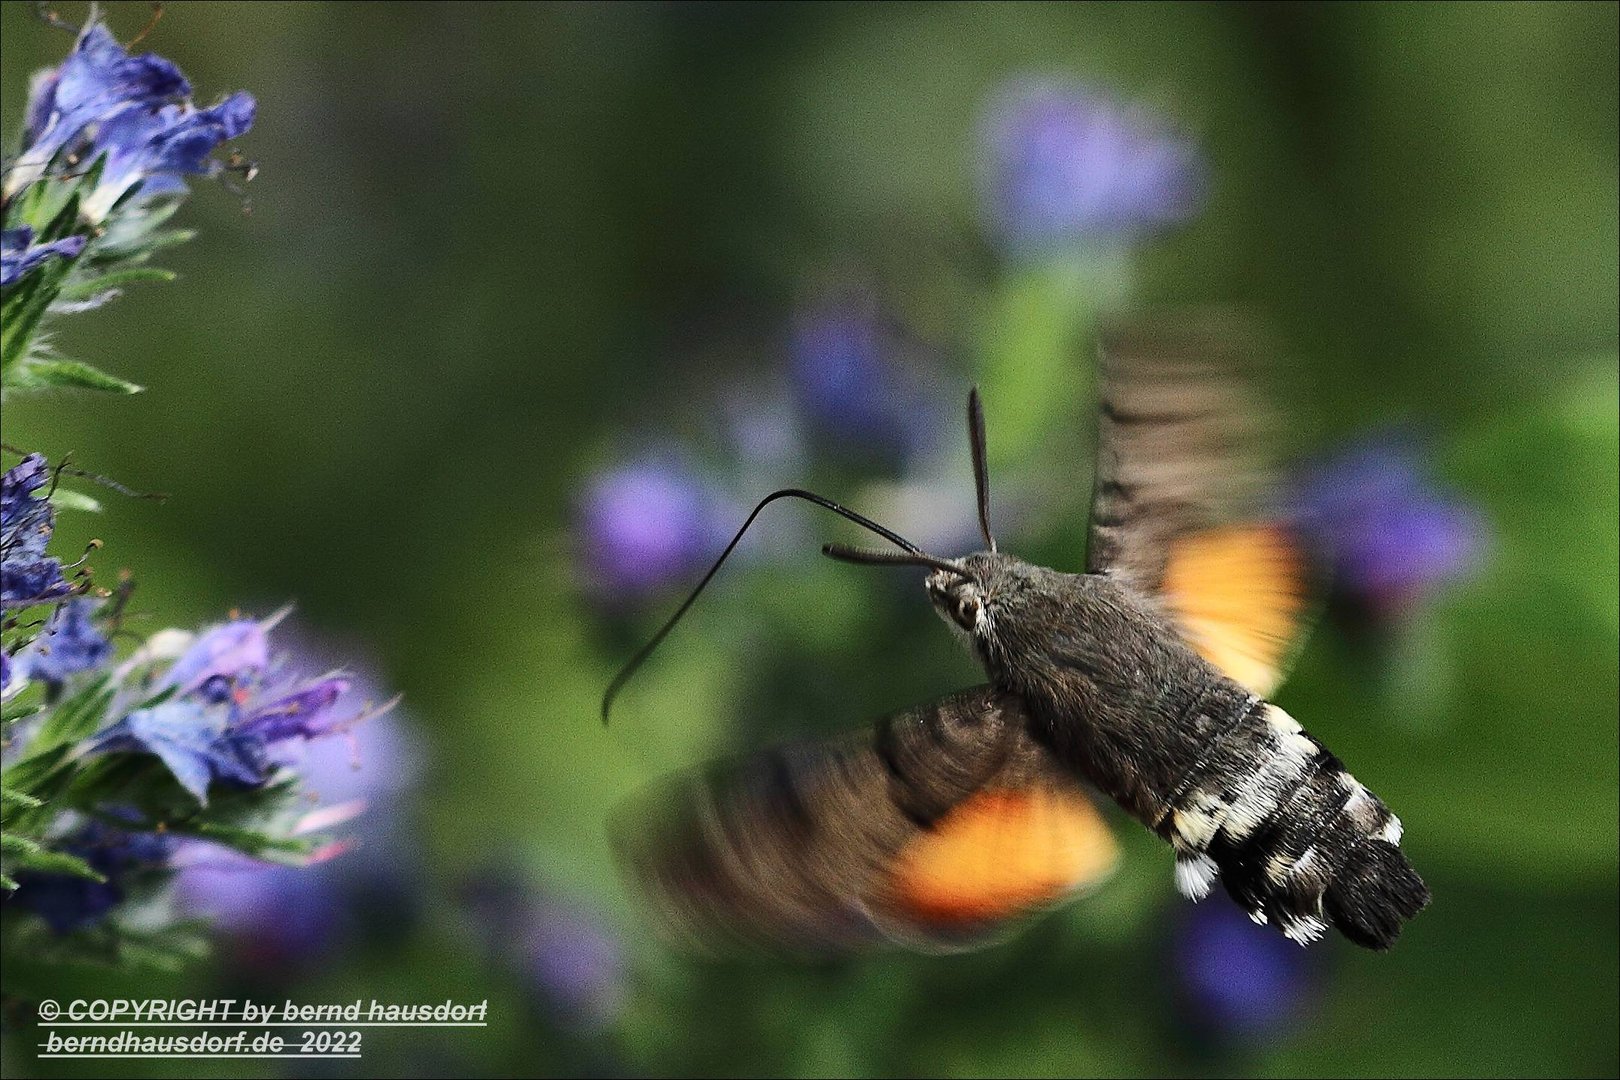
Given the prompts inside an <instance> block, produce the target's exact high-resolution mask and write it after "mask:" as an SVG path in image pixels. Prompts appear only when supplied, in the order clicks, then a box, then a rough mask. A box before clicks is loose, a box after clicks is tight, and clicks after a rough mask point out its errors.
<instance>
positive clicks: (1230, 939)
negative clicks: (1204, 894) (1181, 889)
mask: <svg viewBox="0 0 1620 1080" xmlns="http://www.w3.org/2000/svg"><path fill="white" fill-rule="evenodd" d="M1184 911H1185V915H1184V917H1183V919H1182V921H1181V924H1180V925H1179V926H1178V928H1177V929H1176V931H1175V934H1174V937H1173V940H1172V946H1171V948H1172V953H1171V955H1172V963H1173V978H1174V983H1175V986H1176V989H1177V991H1178V993H1179V995H1180V996H1181V998H1182V999H1183V1004H1184V1007H1185V1010H1186V1012H1187V1014H1188V1016H1189V1018H1190V1019H1191V1020H1192V1021H1193V1022H1194V1024H1195V1026H1197V1027H1198V1028H1200V1029H1202V1030H1204V1031H1206V1032H1209V1033H1213V1034H1216V1035H1222V1036H1227V1037H1235V1038H1239V1039H1256V1038H1262V1037H1265V1036H1274V1035H1278V1034H1281V1033H1282V1032H1283V1031H1285V1030H1286V1029H1287V1028H1288V1027H1289V1026H1291V1025H1292V1024H1293V1023H1294V1022H1296V1021H1297V1020H1299V1019H1300V1016H1301V1012H1302V1009H1303V1008H1304V1006H1305V1005H1306V1004H1307V1003H1308V1002H1309V999H1310V996H1311V994H1312V992H1313V989H1314V980H1313V978H1312V973H1313V963H1314V962H1313V960H1312V959H1311V955H1310V954H1309V953H1308V952H1307V951H1306V950H1305V949H1302V948H1300V947H1299V946H1298V945H1296V944H1295V943H1294V942H1292V941H1290V940H1288V939H1287V938H1285V937H1283V936H1282V935H1281V934H1279V933H1277V932H1276V931H1275V930H1273V929H1271V928H1270V927H1266V926H1258V925H1256V924H1255V923H1254V922H1253V921H1252V920H1250V918H1249V916H1248V914H1247V913H1245V912H1244V911H1243V910H1242V909H1240V908H1239V907H1238V906H1237V905H1236V904H1234V903H1232V902H1231V901H1229V900H1227V899H1226V897H1224V896H1220V895H1216V896H1211V897H1209V898H1208V899H1206V900H1205V901H1203V902H1202V903H1200V904H1197V905H1196V906H1192V907H1188V908H1185V909H1184Z"/></svg>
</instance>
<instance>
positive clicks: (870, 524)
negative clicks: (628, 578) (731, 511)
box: [602, 488, 944, 724]
mask: <svg viewBox="0 0 1620 1080" xmlns="http://www.w3.org/2000/svg"><path fill="white" fill-rule="evenodd" d="M778 499H803V500H805V501H806V502H812V503H815V504H816V505H817V506H820V507H822V508H823V509H826V510H831V511H832V512H833V513H835V514H837V515H839V516H840V517H843V518H847V519H848V520H850V521H853V522H854V523H855V524H857V525H859V526H861V527H862V528H863V529H869V530H871V531H872V532H874V533H877V534H878V535H879V536H881V537H883V539H885V540H887V541H889V542H890V543H891V544H894V545H895V546H896V547H899V548H900V549H901V550H902V551H904V552H905V557H906V558H909V559H911V560H914V561H917V562H918V564H919V565H929V563H928V562H927V560H931V559H932V557H931V556H929V555H927V554H925V553H924V552H923V550H922V549H921V548H919V547H918V546H917V545H916V544H913V543H912V542H911V541H910V540H907V539H906V538H905V537H903V536H901V535H900V534H899V533H897V532H895V531H894V530H892V529H885V528H884V527H883V526H882V525H879V524H878V523H877V522H875V521H873V520H872V519H870V518H868V517H866V516H864V515H862V514H857V513H856V512H855V511H853V510H851V509H849V508H848V507H845V506H840V505H838V504H837V503H835V502H833V501H832V500H831V499H828V498H824V497H823V496H820V495H817V494H816V493H815V492H813V491H805V490H804V489H803V488H783V489H782V490H780V491H773V492H771V493H770V494H769V495H767V496H765V497H764V498H763V499H761V500H759V504H758V505H757V506H755V507H754V509H753V512H752V513H750V514H749V515H748V518H747V520H746V521H744V522H743V523H742V528H740V529H738V530H737V535H736V536H733V537H732V538H731V543H729V544H727V545H726V549H725V550H724V551H722V552H721V553H720V557H719V558H718V559H716V560H715V561H714V565H713V566H711V567H709V572H708V573H706V574H704V575H703V580H702V581H699V582H698V583H697V588H695V589H693V590H692V592H691V595H689V596H688V597H687V598H686V599H685V601H683V602H682V603H681V606H680V607H678V608H676V609H675V614H673V615H671V616H670V617H669V619H668V620H667V621H666V622H665V623H664V625H663V626H660V627H659V628H658V632H657V633H655V634H654V635H653V636H652V638H651V639H649V640H648V642H647V644H645V645H643V646H642V647H641V648H640V650H638V651H637V652H636V654H635V655H634V656H632V657H631V658H630V659H629V661H628V662H627V663H626V664H625V665H624V667H622V668H620V669H619V673H618V674H617V675H615V676H614V677H613V681H612V682H610V683H608V688H607V691H606V692H605V693H604V694H603V695H602V723H603V724H606V723H607V722H608V713H609V712H611V711H612V709H613V699H614V698H616V697H618V695H619V691H620V690H622V689H623V688H624V684H625V683H627V682H629V681H630V676H632V675H634V674H635V673H636V670H637V669H638V668H640V667H641V665H642V664H643V663H645V662H646V660H647V657H649V656H651V655H652V653H653V650H654V649H656V648H658V645H659V643H660V642H662V641H663V640H664V638H666V637H668V636H669V632H670V631H671V630H673V629H675V624H676V623H678V622H680V621H681V616H683V615H685V614H686V612H687V609H688V608H690V607H691V606H692V605H693V604H694V603H696V602H697V598H698V597H699V596H701V595H702V593H703V590H704V588H706V587H707V586H708V584H709V582H710V580H711V579H713V577H714V575H715V574H717V573H719V572H720V567H722V566H724V565H725V561H726V559H728V558H730V557H731V553H732V551H733V550H735V549H736V547H737V545H738V544H739V543H741V542H742V538H743V534H744V533H746V532H747V531H748V527H749V526H750V525H752V524H753V523H754V519H755V518H757V517H759V512H760V511H761V510H763V509H765V508H766V507H767V506H769V505H771V503H773V502H775V501H777V500H778ZM934 561H935V562H937V561H938V560H934ZM941 565H944V564H943V563H942V564H941Z"/></svg>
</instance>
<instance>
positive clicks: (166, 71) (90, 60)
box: [4, 22, 191, 199]
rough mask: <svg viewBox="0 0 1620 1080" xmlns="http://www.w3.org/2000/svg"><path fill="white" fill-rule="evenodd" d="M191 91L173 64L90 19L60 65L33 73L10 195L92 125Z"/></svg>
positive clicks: (8, 177) (41, 172) (7, 189)
mask: <svg viewBox="0 0 1620 1080" xmlns="http://www.w3.org/2000/svg"><path fill="white" fill-rule="evenodd" d="M190 93H191V86H190V84H189V83H187V82H186V78H185V76H184V75H182V74H180V69H179V68H177V67H175V66H174V65H173V64H172V63H170V62H169V61H167V60H165V59H163V58H162V57H160V56H155V55H153V54H151V53H145V54H143V55H141V56H130V55H129V54H128V53H127V52H125V51H124V48H123V46H121V45H119V44H118V42H117V40H115V39H114V38H113V36H112V34H111V33H109V32H108V31H107V28H106V27H105V26H102V25H101V24H100V23H96V22H92V23H90V24H89V25H88V26H86V27H85V28H84V32H83V33H81V34H80V35H79V39H78V41H77V43H76V44H75V45H74V47H73V51H72V52H71V53H69V54H68V57H67V59H66V60H64V61H63V62H62V64H61V66H60V67H58V68H57V69H55V70H54V71H47V72H42V73H40V74H39V75H36V76H35V77H34V80H33V84H32V85H31V87H30V93H29V99H28V111H27V118H26V121H25V128H24V133H23V143H24V146H23V151H22V154H21V155H20V156H19V157H18V159H17V161H16V162H15V163H14V164H13V165H12V167H11V169H10V170H9V171H8V172H7V173H6V178H5V185H4V193H5V197H6V198H7V199H9V198H11V196H12V195H14V194H16V193H17V192H18V191H19V190H21V189H22V188H23V187H26V186H27V185H28V184H31V183H33V182H34V181H35V180H37V179H39V177H41V176H43V175H44V173H45V170H46V169H47V168H48V167H49V166H50V164H51V161H52V160H53V159H54V158H55V157H56V156H57V154H58V153H60V152H61V151H62V150H63V148H65V147H67V146H68V145H69V144H70V143H72V142H74V141H75V140H77V139H78V137H79V136H80V134H81V133H83V132H84V131H85V128H86V127H87V126H89V125H92V124H97V123H104V122H106V121H109V120H112V119H114V118H116V117H118V116H120V115H122V114H123V113H125V112H128V111H130V110H137V109H155V108H158V107H159V106H161V105H162V104H163V103H164V102H167V101H171V100H174V99H176V98H183V97H186V96H187V95H189V94H190Z"/></svg>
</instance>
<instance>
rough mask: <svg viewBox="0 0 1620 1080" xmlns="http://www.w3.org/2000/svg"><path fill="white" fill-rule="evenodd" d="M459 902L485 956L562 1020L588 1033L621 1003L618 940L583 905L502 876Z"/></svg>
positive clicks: (487, 878)
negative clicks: (532, 992)
mask: <svg viewBox="0 0 1620 1080" xmlns="http://www.w3.org/2000/svg"><path fill="white" fill-rule="evenodd" d="M463 902H464V903H465V905H466V907H467V909H468V912H469V913H470V914H471V916H472V918H473V921H474V924H475V927H476V929H477V930H478V931H479V932H480V934H481V935H482V937H483V939H484V943H485V946H486V947H487V949H488V950H489V953H490V955H491V956H492V957H493V958H495V959H496V961H497V962H498V963H500V964H502V965H503V966H506V967H508V968H510V969H511V970H512V971H513V972H514V973H515V974H516V975H517V976H518V977H519V978H521V979H522V980H524V982H526V983H527V984H528V986H529V987H530V988H531V989H532V990H533V991H534V993H535V995H536V997H537V998H538V999H539V1000H540V1001H541V1002H542V1003H543V1004H544V1005H545V1006H546V1008H547V1010H548V1011H550V1012H551V1013H552V1014H553V1015H555V1016H556V1017H557V1019H559V1020H560V1021H561V1022H563V1023H565V1024H567V1025H569V1026H571V1027H576V1028H585V1029H594V1028H599V1027H601V1026H602V1025H604V1024H606V1023H608V1022H609V1021H610V1020H612V1018H613V1016H614V1015H615V1014H616V1013H617V1012H618V1010H619V1007H620V1006H621V1005H622V1004H623V995H624V974H625V959H624V952H623V949H622V948H621V946H620V944H619V941H618V939H617V938H616V937H615V936H614V935H613V934H611V933H610V931H609V930H608V928H607V927H606V925H605V924H603V923H602V922H601V921H599V920H598V919H597V918H596V917H595V916H594V915H593V914H592V913H591V912H590V911H589V910H588V909H586V908H585V907H584V906H583V905H580V904H575V903H567V902H564V901H562V900H560V899H558V898H556V897H552V896H547V895H544V894H542V893H540V892H538V891H536V890H532V889H529V888H526V887H525V886H524V885H522V884H520V883H519V882H517V881H516V880H514V879H513V877H512V876H511V875H510V874H509V873H508V872H505V871H499V870H497V871H493V872H490V873H487V874H485V875H484V876H482V877H480V878H479V879H477V880H476V881H475V882H473V883H472V884H471V885H469V886H468V887H467V888H466V889H465V890H464V892H463Z"/></svg>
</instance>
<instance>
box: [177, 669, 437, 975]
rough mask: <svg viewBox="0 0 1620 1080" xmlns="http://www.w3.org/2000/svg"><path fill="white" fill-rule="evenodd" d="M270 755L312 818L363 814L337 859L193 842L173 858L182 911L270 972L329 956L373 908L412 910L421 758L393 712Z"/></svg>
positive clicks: (358, 680)
mask: <svg viewBox="0 0 1620 1080" xmlns="http://www.w3.org/2000/svg"><path fill="white" fill-rule="evenodd" d="M354 683H355V687H354V690H355V692H356V693H360V694H362V695H364V696H370V691H371V686H370V684H369V682H368V681H367V680H366V679H365V678H364V677H363V676H358V675H357V676H355V677H354ZM269 752H270V757H271V759H272V760H273V761H275V762H277V763H278V764H281V765H284V766H286V767H288V768H290V769H293V770H294V771H296V772H297V773H298V777H299V784H300V787H301V789H302V790H303V791H304V792H306V793H307V794H309V795H310V796H311V797H312V798H313V799H315V800H316V801H317V803H318V805H319V806H320V807H321V808H322V809H320V810H317V811H314V812H312V816H313V817H315V818H322V817H327V816H338V817H345V818H347V817H348V816H349V815H353V814H356V813H358V811H359V810H360V809H362V808H363V809H364V810H365V813H364V814H361V815H359V816H358V817H354V818H353V819H352V820H350V821H348V822H347V823H346V824H345V826H344V828H343V837H344V839H343V840H342V841H341V844H342V847H343V850H342V854H341V855H339V856H338V857H334V858H328V859H322V860H319V861H317V862H315V863H313V864H312V865H309V866H301V867H290V866H282V865H277V864H271V863H265V862H260V861H258V860H256V859H251V858H248V857H247V856H245V855H241V854H238V853H236V852H234V851H230V850H228V849H224V848H219V847H216V846H214V845H211V844H201V843H199V844H197V845H195V847H194V848H192V849H190V850H188V851H187V852H185V853H184V854H183V856H182V857H180V858H177V859H176V860H175V861H176V863H177V865H178V866H179V872H178V874H177V875H176V895H177V896H178V898H179V899H180V902H181V904H182V905H183V907H185V908H186V909H187V910H188V911H191V912H195V913H196V914H199V915H204V916H207V917H210V918H211V919H213V920H214V921H215V923H216V924H217V925H218V926H219V927H220V928H221V929H222V930H223V931H224V932H225V933H226V934H227V935H229V937H230V938H231V941H232V944H233V947H234V950H235V954H236V955H235V959H237V960H239V961H241V962H243V963H246V964H249V965H251V966H253V967H254V968H255V969H256V970H259V971H262V972H266V973H274V972H287V971H292V970H296V969H297V968H300V967H304V966H307V965H309V964H311V963H313V962H317V961H319V960H321V959H323V958H326V957H328V956H330V955H332V953H333V950H335V949H336V948H337V947H338V946H339V945H340V944H341V943H342V942H343V940H344V938H345V936H346V935H347V934H348V933H350V932H351V931H353V930H354V929H356V927H357V925H358V924H359V923H361V922H362V921H364V922H367V923H370V922H372V921H373V920H371V919H369V918H367V919H364V920H362V919H359V918H356V916H357V915H362V914H369V912H367V911H366V909H367V908H369V907H373V906H385V907H386V909H387V912H388V915H389V918H390V919H391V920H392V921H393V922H394V923H396V924H397V922H398V919H399V915H400V913H401V912H402V911H409V909H410V907H411V905H412V902H413V900H412V896H411V888H412V884H411V878H412V877H413V868H414V866H415V863H416V858H417V857H416V850H415V845H414V843H413V840H412V838H411V837H410V835H409V826H408V822H407V821H406V816H407V815H406V805H405V803H406V799H407V797H408V795H409V792H410V790H411V788H412V787H413V785H414V783H415V780H416V776H417V773H418V762H417V756H418V754H417V749H416V746H415V744H414V742H413V741H412V740H411V738H410V733H409V730H408V729H407V728H406V726H405V725H404V723H403V722H402V721H401V719H400V718H399V716H398V715H397V714H396V713H393V712H389V713H382V714H378V715H376V716H373V717H371V718H369V719H368V720H366V722H365V723H363V724H359V725H357V726H356V727H354V728H353V729H352V730H350V731H349V732H347V733H346V736H345V737H338V738H330V739H319V740H315V741H297V740H287V741H283V742H281V743H278V744H273V745H272V746H271V747H270V748H269ZM322 827H323V828H324V827H325V826H324V825H323V826H322Z"/></svg>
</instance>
